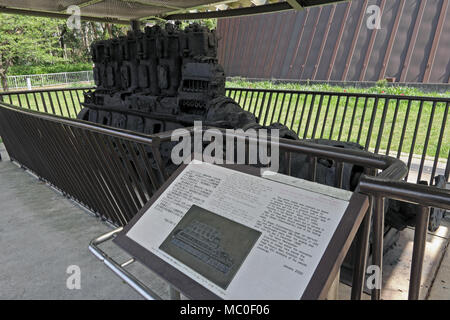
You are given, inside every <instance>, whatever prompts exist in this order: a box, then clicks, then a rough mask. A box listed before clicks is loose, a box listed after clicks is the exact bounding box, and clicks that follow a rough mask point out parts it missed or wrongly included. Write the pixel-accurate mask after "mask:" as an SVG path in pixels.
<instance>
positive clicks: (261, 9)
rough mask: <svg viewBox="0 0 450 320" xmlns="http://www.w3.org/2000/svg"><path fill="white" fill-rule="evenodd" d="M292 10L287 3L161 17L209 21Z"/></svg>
mask: <svg viewBox="0 0 450 320" xmlns="http://www.w3.org/2000/svg"><path fill="white" fill-rule="evenodd" d="M285 10H292V7H291V5H290V4H289V3H287V2H279V3H273V4H264V5H261V6H254V7H244V8H237V9H228V10H221V11H209V12H196V13H175V14H168V15H166V16H163V18H164V19H166V20H190V19H211V18H226V17H236V16H248V15H253V14H261V13H270V12H278V11H285Z"/></svg>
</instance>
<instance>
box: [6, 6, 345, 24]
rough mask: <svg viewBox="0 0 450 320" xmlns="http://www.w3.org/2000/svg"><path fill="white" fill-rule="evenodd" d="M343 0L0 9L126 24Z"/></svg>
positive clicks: (260, 11)
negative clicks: (77, 13)
mask: <svg viewBox="0 0 450 320" xmlns="http://www.w3.org/2000/svg"><path fill="white" fill-rule="evenodd" d="M341 1H343V0H287V1H280V0H223V1H220V0H215V1H214V0H213V1H211V0H171V1H170V0H169V1H163V0H0V12H3V13H14V14H24V15H37V16H46V17H54V18H63V19H64V18H68V17H69V16H70V15H68V8H69V7H70V6H72V5H75V6H78V7H79V8H80V9H81V18H82V19H84V20H91V21H101V22H102V21H103V22H113V23H121V24H128V23H129V22H130V21H132V20H137V21H146V20H151V19H165V20H188V19H203V18H220V17H227V16H242V15H250V14H258V13H266V12H275V11H283V10H291V9H296V10H301V9H302V8H304V7H311V6H316V5H323V4H327V3H333V2H341Z"/></svg>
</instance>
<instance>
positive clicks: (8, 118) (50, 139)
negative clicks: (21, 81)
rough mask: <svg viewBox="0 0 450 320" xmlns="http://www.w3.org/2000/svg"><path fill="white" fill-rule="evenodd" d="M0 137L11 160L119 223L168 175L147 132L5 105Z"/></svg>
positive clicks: (0, 116) (1, 109)
mask: <svg viewBox="0 0 450 320" xmlns="http://www.w3.org/2000/svg"><path fill="white" fill-rule="evenodd" d="M0 136H1V137H2V139H3V142H4V144H5V147H6V149H7V151H8V154H9V155H10V158H11V160H14V161H17V162H18V163H20V164H21V165H22V166H23V167H24V168H26V169H28V170H30V171H31V172H33V173H35V174H36V175H37V176H38V177H40V179H42V180H44V181H45V182H47V183H49V184H50V185H51V186H53V187H55V188H56V189H58V190H59V191H61V192H62V193H63V194H64V195H66V196H68V197H69V198H71V199H73V200H75V201H76V202H78V203H79V204H81V205H82V206H84V207H86V208H87V209H88V210H90V211H92V212H93V213H95V214H96V215H98V216H99V217H101V218H102V219H104V220H108V221H109V222H111V223H112V224H114V225H117V226H124V225H126V224H127V222H128V221H130V219H131V218H132V217H133V216H134V215H135V214H136V213H137V212H138V210H139V209H140V208H142V206H143V205H144V204H145V203H146V202H147V201H148V200H149V199H150V197H151V196H152V195H153V194H154V192H155V191H156V190H158V189H159V187H160V186H161V184H162V183H163V182H164V181H165V179H166V178H167V176H166V174H165V169H164V166H163V164H162V162H161V159H160V154H159V147H158V145H159V141H155V140H154V139H152V137H149V136H143V135H138V134H130V133H128V132H125V131H120V130H115V129H111V128H108V127H102V126H97V125H91V124H89V123H86V122H83V121H77V120H71V119H67V118H62V117H58V116H54V115H49V114H45V113H39V112H35V111H30V110H24V109H22V108H17V107H14V106H12V105H6V104H2V103H0Z"/></svg>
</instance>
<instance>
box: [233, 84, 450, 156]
mask: <svg viewBox="0 0 450 320" xmlns="http://www.w3.org/2000/svg"><path fill="white" fill-rule="evenodd" d="M227 87H229V88H230V87H232V88H255V89H276V90H303V91H315V92H317V91H325V92H347V93H372V94H393V95H399V96H426V97H441V98H449V97H450V92H446V93H436V92H434V93H426V92H423V91H421V90H419V89H417V88H409V87H382V86H378V87H372V88H364V89H362V88H342V87H336V86H330V85H311V86H305V85H300V84H288V83H286V84H274V83H272V82H269V81H264V82H246V81H242V80H237V81H229V82H227ZM231 97H234V98H235V100H236V101H239V100H240V104H241V106H243V107H244V108H245V109H246V110H249V111H251V112H253V113H254V114H255V115H256V116H258V115H260V119H259V121H260V123H261V124H264V125H268V124H270V123H273V122H281V123H283V124H286V125H287V126H288V127H289V128H291V129H292V130H294V131H295V132H297V133H298V134H299V136H300V138H324V139H333V140H340V141H352V142H357V143H359V144H362V145H363V146H367V147H369V149H371V150H374V149H376V148H377V149H378V150H386V151H387V150H389V151H397V153H399V152H405V153H407V154H409V153H410V152H411V151H412V152H413V153H414V154H418V155H422V154H423V151H424V149H425V144H426V143H427V146H426V152H425V154H426V155H427V156H430V157H434V156H436V152H437V151H438V147H439V152H438V156H439V157H440V158H447V156H448V154H449V149H450V126H449V118H450V117H448V109H447V119H446V121H445V124H444V115H445V112H446V103H444V102H439V103H436V105H435V106H434V107H433V103H432V102H425V103H423V105H422V106H421V103H420V102H419V101H413V102H412V103H411V104H410V105H409V107H408V102H407V101H406V100H400V102H399V103H398V109H397V101H395V100H391V101H389V102H387V101H386V99H379V100H378V104H376V101H375V99H373V98H370V99H367V101H366V99H365V98H360V99H357V98H355V97H350V98H349V99H348V103H347V98H341V99H338V98H337V97H336V96H331V97H330V96H328V95H325V96H323V98H322V99H321V98H320V97H319V96H318V97H317V98H316V99H315V100H314V103H312V100H313V96H312V95H308V96H305V95H300V96H298V95H296V94H294V95H291V94H290V93H287V94H280V95H278V97H277V96H276V95H275V94H273V95H272V97H271V102H270V108H269V109H270V110H269V111H268V110H267V104H268V100H269V98H270V95H268V94H267V95H266V98H265V101H264V105H263V106H261V104H262V101H263V99H262V95H260V96H259V97H257V95H256V94H255V95H253V96H252V95H251V94H247V96H245V93H244V94H242V95H241V94H240V93H239V92H238V93H237V94H236V96H234V92H231ZM275 100H277V103H276V104H275V103H274V101H275ZM305 100H306V102H305ZM289 101H290V104H289ZM338 101H339V103H338ZM289 105H290V108H289ZM296 105H297V110H296V108H295V106H296ZM346 105H347V106H346ZM375 105H376V108H375ZM255 106H256V107H255ZM386 106H387V108H386V116H385V122H384V126H383V127H380V125H381V121H382V115H383V112H384V110H385V107H386ZM327 108H328V112H326V111H327ZM433 108H434V114H433V117H432V118H431V116H432V113H433ZM396 109H397V111H396ZM408 109H409V113H408ZM420 109H422V110H421V113H420V119H419V110H420ZM267 111H268V112H267ZM374 111H375V113H374ZM407 116H408V118H407V119H406V117H407ZM372 118H373V119H374V121H373V127H372V128H371V127H370V123H371V120H372ZM405 120H407V121H405ZM417 120H419V121H417ZM308 123H309V125H308ZM316 123H317V125H316ZM443 124H444V125H445V130H444V131H443V132H442V134H441V128H442V125H443ZM416 126H417V136H416V137H415V143H414V149H413V150H412V147H411V146H412V144H413V140H414V132H415V131H416ZM360 127H361V128H362V130H361V132H360V131H359V128H360ZM403 128H405V131H404V133H403ZM428 128H431V130H430V135H429V137H428V139H427V132H428ZM369 132H370V133H371V134H370V135H369ZM391 136H392V138H391ZM390 140H391V143H390V144H389V141H390ZM426 140H428V142H426ZM439 141H441V143H440V146H439Z"/></svg>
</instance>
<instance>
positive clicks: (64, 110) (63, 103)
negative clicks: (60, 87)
mask: <svg viewBox="0 0 450 320" xmlns="http://www.w3.org/2000/svg"><path fill="white" fill-rule="evenodd" d="M77 96H78V97H77ZM82 98H83V91H82V90H75V91H57V92H49V93H47V92H45V93H42V94H41V93H39V92H37V93H34V94H32V93H28V94H25V93H22V94H14V95H12V96H11V98H10V97H4V102H5V103H9V104H12V105H16V106H20V105H22V106H23V107H24V108H25V109H30V110H35V111H41V112H46V113H50V114H55V115H58V116H63V117H68V118H76V116H77V114H78V113H79V112H80V110H81V105H80V101H83V100H82ZM27 106H29V107H27Z"/></svg>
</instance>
